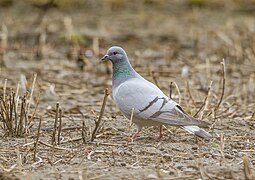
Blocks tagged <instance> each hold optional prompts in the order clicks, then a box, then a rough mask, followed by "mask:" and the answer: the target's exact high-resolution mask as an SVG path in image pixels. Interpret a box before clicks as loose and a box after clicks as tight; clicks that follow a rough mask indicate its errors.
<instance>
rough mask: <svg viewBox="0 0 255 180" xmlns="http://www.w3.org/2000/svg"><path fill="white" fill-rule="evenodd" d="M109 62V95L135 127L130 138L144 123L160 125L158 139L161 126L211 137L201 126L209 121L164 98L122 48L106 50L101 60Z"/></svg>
mask: <svg viewBox="0 0 255 180" xmlns="http://www.w3.org/2000/svg"><path fill="white" fill-rule="evenodd" d="M107 60H110V61H111V62H112V70H113V74H112V96H113V99H114V101H115V103H116V105H117V106H118V107H119V109H120V111H121V112H122V113H123V114H124V116H125V117H126V118H128V119H130V117H131V114H132V112H133V123H135V124H136V126H137V131H136V133H135V134H134V135H133V136H132V138H136V137H137V136H139V132H140V131H141V130H142V128H143V127H144V126H145V127H146V126H160V135H159V138H161V137H162V136H163V134H162V125H172V126H179V127H181V128H183V129H184V130H186V131H187V132H189V133H192V134H194V135H196V136H198V137H200V138H203V139H207V140H208V139H210V138H211V137H212V136H211V134H210V133H208V132H206V131H205V130H204V129H202V128H201V127H208V126H209V123H207V122H205V121H202V120H198V119H195V118H194V117H192V116H190V115H189V114H187V113H186V112H184V110H183V109H182V108H181V107H180V105H179V104H178V103H176V102H175V101H173V100H172V99H171V98H169V97H167V96H166V95H165V94H164V93H163V92H162V91H161V90H160V89H159V88H158V87H157V86H156V85H154V84H153V83H151V82H149V81H147V80H146V79H144V78H143V77H142V76H141V75H140V74H138V73H137V72H136V71H135V70H134V69H133V67H132V65H131V64H130V62H129V59H128V56H127V54H126V52H125V51H124V49H122V48H121V47H118V46H113V47H111V48H109V49H108V51H107V53H106V54H105V55H104V57H103V58H102V61H107Z"/></svg>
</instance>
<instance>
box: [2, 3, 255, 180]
mask: <svg viewBox="0 0 255 180" xmlns="http://www.w3.org/2000/svg"><path fill="white" fill-rule="evenodd" d="M0 2H1V3H0V5H1V9H0V20H1V24H2V29H1V46H0V47H1V56H0V58H1V72H0V82H1V84H0V88H1V116H0V137H1V139H0V144H1V146H0V179H252V178H253V179H254V178H255V176H254V174H255V173H254V167H255V115H254V113H255V94H254V91H255V84H254V83H255V2H254V1H251V0H246V1H242V2H241V1H235V2H232V1H224V2H222V1H216V0H215V1H209V0H208V1H205V0H197V1H194V0H185V1H184V0H182V1H166V0H160V1H155V0H143V1H142V0H141V1H134V0H131V1H128V2H127V1H121V0H107V1H92V0H87V1H84V2H79V1H78V0H76V1H73V3H70V2H69V1H62V2H63V3H62V4H61V1H57V2H56V5H57V7H54V8H49V9H47V8H46V9H47V10H45V8H43V7H42V6H41V5H42V4H43V3H45V2H42V3H39V2H36V1H29V0H26V1H8V0H5V1H0ZM10 2H12V4H9V3H10ZM65 3H67V4H65ZM51 6H52V5H49V6H44V7H51ZM53 6H55V5H53ZM43 9H44V10H43ZM5 37H8V40H5V39H6V38H5ZM112 45H120V46H122V47H124V48H125V49H126V51H127V52H128V55H129V57H130V60H131V63H132V64H133V66H134V67H135V69H136V70H137V71H138V72H139V73H140V74H141V75H143V76H144V77H145V78H147V79H148V80H150V81H152V82H155V83H157V84H158V86H159V87H160V88H161V89H162V90H163V91H164V92H165V93H166V94H169V93H170V84H171V82H175V83H176V84H177V86H178V89H179V91H180V93H178V91H177V88H176V86H175V85H174V83H172V86H171V97H172V98H173V99H174V100H175V101H177V102H180V104H181V106H182V107H183V109H184V110H185V111H187V112H188V113H190V114H192V115H196V117H197V118H203V119H204V120H205V121H207V122H209V123H210V124H212V125H211V127H210V128H209V129H208V131H209V132H211V133H212V134H213V136H214V138H213V139H212V140H210V141H203V140H201V139H197V138H195V137H194V136H193V135H190V134H188V133H187V132H184V131H183V130H182V129H180V128H178V127H170V126H169V127H168V126H167V127H166V128H165V129H164V137H163V138H162V139H161V140H157V139H156V137H157V136H158V128H157V127H150V128H144V129H143V131H142V134H141V136H140V138H138V139H136V140H134V141H133V142H128V137H129V128H128V127H129V120H127V119H125V118H124V117H123V116H122V115H121V113H120V111H119V110H118V108H117V107H116V106H115V104H114V102H113V99H112V97H111V95H109V97H108V100H107V103H106V107H105V112H104V114H103V116H102V120H101V123H100V126H99V129H98V131H97V133H96V138H95V140H94V141H93V142H91V141H90V139H91V136H92V132H93V130H94V128H95V121H96V120H97V119H98V117H99V115H100V110H101V105H102V102H103V98H104V90H105V88H109V92H111V65H110V64H107V63H106V64H105V63H101V62H100V58H101V56H103V54H104V53H105V52H106V50H107V49H108V48H109V47H110V46H112ZM79 54H80V55H79ZM78 59H79V60H78ZM223 59H224V60H223ZM83 65H84V67H83V70H81V69H82V66H83ZM224 65H225V68H224ZM35 74H36V75H37V76H36V79H35V83H34V87H33V79H34V77H35ZM25 77H26V80H27V82H26V80H25ZM224 77H225V81H224ZM211 82H212V84H211ZM5 84H6V86H5ZM210 84H211V85H210ZM5 87H6V88H5ZM17 87H19V91H18V93H17V94H16V96H15V97H14V101H16V102H18V103H16V104H15V105H16V106H17V112H16V118H15V117H14V115H13V116H12V117H13V119H11V120H9V122H10V121H11V122H12V125H13V127H12V130H13V131H15V132H16V133H13V135H11V131H10V130H8V128H7V124H6V120H7V117H8V116H11V114H15V111H13V112H12V113H11V112H9V111H8V110H10V107H11V106H9V104H10V102H12V101H9V96H10V94H11V92H12V91H14V92H16V90H17ZM4 89H6V90H4ZM208 90H209V91H208ZM26 91H27V92H28V93H27V99H26V102H27V103H26V105H27V106H26V107H25V108H23V109H25V110H24V112H25V113H27V114H25V118H21V117H22V113H21V112H20V109H22V108H21V99H22V97H23V96H24V94H25V92H26ZM31 93H33V94H32V98H30V97H31ZM4 94H5V95H6V97H5V98H4V96H3V95H4ZM18 96H19V97H20V98H19V100H17V98H18ZM57 103H59V106H60V109H61V110H60V111H57V110H56V104H57ZM4 105H5V106H6V107H5V108H4ZM218 105H219V106H218ZM6 112H9V113H7V114H9V115H6V114H5V113H6ZM24 112H23V114H24ZM57 112H59V113H57ZM61 112H62V115H61ZM197 112H198V114H197ZM56 114H58V117H59V118H57V119H58V120H59V122H60V119H61V125H59V122H58V123H57V124H56V129H57V130H56V131H54V123H55V119H56ZM60 117H61V118H60ZM15 119H16V120H15ZM20 119H23V120H24V121H23V125H20V126H19V127H21V131H18V130H17V128H16V125H17V126H18V124H19V120H20ZM40 119H41V127H40V129H39V122H40ZM16 121H17V122H16ZM7 123H8V122H7ZM22 127H23V130H22ZM59 127H61V130H60V131H58V129H59ZM24 129H25V130H24ZM38 129H39V130H40V132H39V134H38ZM134 131H135V126H134V125H133V126H132V127H131V132H134ZM54 132H55V135H54ZM59 132H60V133H59ZM17 134H19V136H18V137H17ZM53 137H56V138H55V141H54V138H53ZM37 138H39V139H38V140H37ZM52 139H53V140H52ZM252 174H253V177H252Z"/></svg>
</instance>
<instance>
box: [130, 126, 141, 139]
mask: <svg viewBox="0 0 255 180" xmlns="http://www.w3.org/2000/svg"><path fill="white" fill-rule="evenodd" d="M136 126H137V130H136V133H135V134H133V136H132V138H131V139H136V138H137V137H139V136H140V135H139V133H140V131H141V130H142V128H143V127H142V126H140V125H136Z"/></svg>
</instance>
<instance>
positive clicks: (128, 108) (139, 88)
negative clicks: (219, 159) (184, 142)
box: [113, 78, 208, 127]
mask: <svg viewBox="0 0 255 180" xmlns="http://www.w3.org/2000/svg"><path fill="white" fill-rule="evenodd" d="M113 97H114V99H115V101H116V103H117V105H118V106H119V108H120V110H121V111H122V112H123V113H124V114H125V115H126V116H127V117H130V115H131V112H132V108H134V116H135V117H136V118H141V119H148V120H153V121H156V122H158V123H161V124H168V125H175V126H187V125H196V126H200V127H207V126H208V123H206V122H204V121H200V120H197V119H195V118H193V117H191V116H189V115H188V114H186V113H185V112H184V111H183V110H182V109H181V108H180V106H179V105H178V104H177V103H176V102H174V101H173V100H172V99H170V98H168V97H167V96H166V95H165V94H164V93H163V92H162V91H161V90H160V89H159V88H158V87H157V86H155V85H154V84H152V83H150V82H149V81H146V80H144V79H137V78H133V79H130V80H128V81H125V82H124V83H122V84H121V85H120V86H118V87H117V88H116V89H115V90H114V92H113Z"/></svg>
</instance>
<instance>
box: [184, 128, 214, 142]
mask: <svg viewBox="0 0 255 180" xmlns="http://www.w3.org/2000/svg"><path fill="white" fill-rule="evenodd" d="M182 128H183V129H184V130H186V131H188V132H189V133H191V134H195V135H196V136H198V137H201V138H204V139H207V140H208V139H210V138H211V137H212V135H211V134H209V133H208V132H206V131H205V130H204V129H202V128H200V127H198V126H182Z"/></svg>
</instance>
